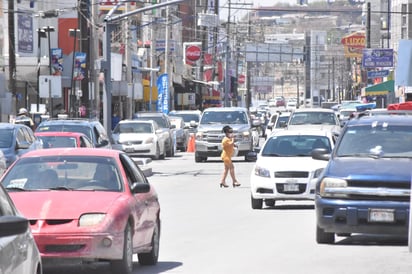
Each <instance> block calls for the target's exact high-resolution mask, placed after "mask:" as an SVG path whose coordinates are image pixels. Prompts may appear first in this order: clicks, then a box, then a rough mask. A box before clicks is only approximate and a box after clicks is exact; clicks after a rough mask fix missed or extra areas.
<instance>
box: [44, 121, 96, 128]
mask: <svg viewBox="0 0 412 274" xmlns="http://www.w3.org/2000/svg"><path fill="white" fill-rule="evenodd" d="M95 123H100V122H99V121H97V120H87V119H50V120H46V121H42V122H41V123H40V125H39V127H40V126H47V125H52V124H53V125H54V124H60V125H61V124H70V125H82V124H84V125H90V124H95Z"/></svg>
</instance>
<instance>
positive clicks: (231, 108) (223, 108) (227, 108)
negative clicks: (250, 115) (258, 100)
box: [203, 107, 247, 113]
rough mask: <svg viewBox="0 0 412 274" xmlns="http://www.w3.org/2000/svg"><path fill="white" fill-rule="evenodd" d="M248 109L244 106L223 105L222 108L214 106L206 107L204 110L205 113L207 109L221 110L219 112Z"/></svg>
mask: <svg viewBox="0 0 412 274" xmlns="http://www.w3.org/2000/svg"><path fill="white" fill-rule="evenodd" d="M236 110H237V111H247V109H246V108H244V107H222V108H214V107H212V108H206V109H205V110H204V111H203V113H204V112H206V111H208V112H209V111H216V112H217V111H219V112H221V111H236Z"/></svg>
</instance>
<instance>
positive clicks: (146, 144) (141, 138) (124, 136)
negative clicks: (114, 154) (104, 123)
mask: <svg viewBox="0 0 412 274" xmlns="http://www.w3.org/2000/svg"><path fill="white" fill-rule="evenodd" d="M112 136H113V141H114V143H113V145H112V147H113V148H114V149H118V150H122V151H124V152H126V153H127V154H128V155H129V156H148V157H151V158H153V159H155V160H158V159H164V158H165V155H166V141H167V138H168V134H167V133H165V132H164V131H163V130H162V128H160V127H159V125H158V124H157V123H156V122H155V121H153V120H147V121H144V120H122V121H120V122H119V123H118V124H117V125H116V127H115V128H114V129H113V131H112Z"/></svg>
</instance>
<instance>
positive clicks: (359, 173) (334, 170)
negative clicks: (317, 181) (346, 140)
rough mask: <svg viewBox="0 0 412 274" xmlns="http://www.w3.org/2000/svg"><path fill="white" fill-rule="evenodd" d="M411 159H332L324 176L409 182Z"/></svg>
mask: <svg viewBox="0 0 412 274" xmlns="http://www.w3.org/2000/svg"><path fill="white" fill-rule="evenodd" d="M411 166H412V159H405V158H403V159H399V158H378V159H374V158H359V157H356V158H354V157H350V158H349V157H345V158H337V157H335V158H333V159H331V160H330V161H329V165H328V168H327V169H326V170H325V176H328V174H333V177H341V178H352V179H360V180H362V179H363V180H374V179H377V180H380V181H381V180H391V181H393V180H396V181H410V180H411Z"/></svg>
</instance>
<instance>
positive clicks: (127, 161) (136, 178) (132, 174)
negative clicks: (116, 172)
mask: <svg viewBox="0 0 412 274" xmlns="http://www.w3.org/2000/svg"><path fill="white" fill-rule="evenodd" d="M120 160H121V162H122V164H123V166H124V168H125V171H126V173H127V177H128V179H129V180H130V181H129V186H131V184H133V183H136V182H138V183H147V180H146V178H145V176H144V175H143V172H142V171H141V170H140V169H139V167H138V166H137V165H136V164H135V162H133V160H132V159H131V158H130V157H129V156H127V155H126V154H121V155H120Z"/></svg>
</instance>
